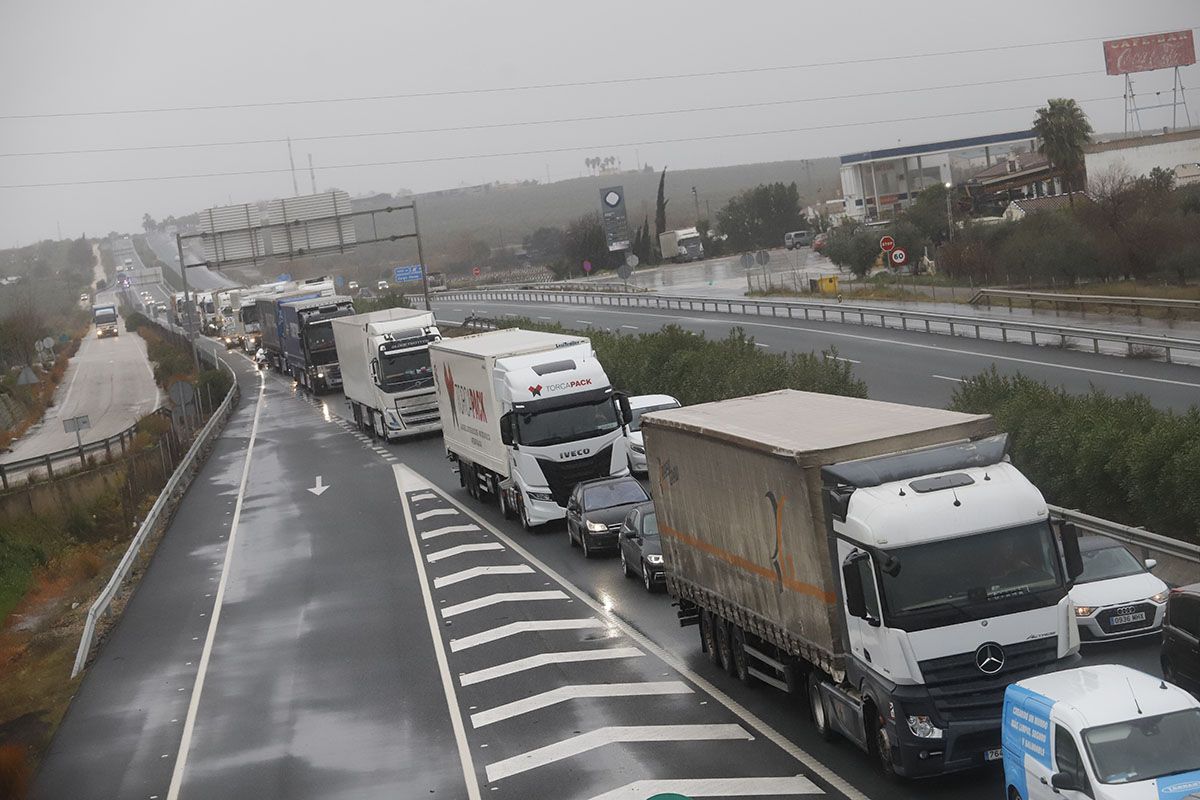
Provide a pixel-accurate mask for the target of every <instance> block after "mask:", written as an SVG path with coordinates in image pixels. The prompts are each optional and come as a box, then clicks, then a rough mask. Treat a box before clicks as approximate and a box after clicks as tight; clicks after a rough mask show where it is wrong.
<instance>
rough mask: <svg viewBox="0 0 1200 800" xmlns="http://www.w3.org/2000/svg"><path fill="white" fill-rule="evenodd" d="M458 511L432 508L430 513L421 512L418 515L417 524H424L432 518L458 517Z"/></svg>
mask: <svg viewBox="0 0 1200 800" xmlns="http://www.w3.org/2000/svg"><path fill="white" fill-rule="evenodd" d="M456 516H458V510H457V509H454V508H431V509H429V510H428V511H421V512H419V513H418V514H417V515H416V519H417V522H424V521H425V520H427V519H429V518H430V517H456Z"/></svg>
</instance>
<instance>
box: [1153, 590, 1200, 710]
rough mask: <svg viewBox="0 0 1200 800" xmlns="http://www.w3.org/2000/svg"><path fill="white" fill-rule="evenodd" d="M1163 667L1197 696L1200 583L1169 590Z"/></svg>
mask: <svg viewBox="0 0 1200 800" xmlns="http://www.w3.org/2000/svg"><path fill="white" fill-rule="evenodd" d="M1162 671H1163V675H1164V676H1165V677H1166V679H1167V680H1169V681H1170V682H1171V683H1173V684H1175V685H1176V686H1179V687H1181V688H1184V689H1187V690H1188V691H1189V692H1191V693H1192V694H1194V695H1196V696H1197V697H1200V583H1193V584H1192V585H1191V586H1184V587H1182V588H1180V589H1173V590H1171V594H1170V596H1168V597H1167V617H1166V621H1165V622H1163V641H1162Z"/></svg>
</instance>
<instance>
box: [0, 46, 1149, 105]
mask: <svg viewBox="0 0 1200 800" xmlns="http://www.w3.org/2000/svg"><path fill="white" fill-rule="evenodd" d="M1123 35H1127V34H1123ZM1134 35H1135V36H1144V35H1148V34H1144V33H1142V34H1134ZM1107 38H1112V37H1107V36H1087V37H1081V38H1078V39H1057V40H1054V41H1043V42H1027V43H1023V44H1006V45H995V46H992V47H972V48H966V49H960V50H942V51H938V52H933V53H908V54H904V55H892V56H876V57H873V58H852V59H843V60H839V61H815V62H809V63H806V64H783V65H775V66H766V67H744V68H741V69H725V70H712V71H709V72H680V73H671V74H662V75H641V76H634V77H627V78H604V79H598V80H586V81H562V82H558V83H531V84H523V85H514V86H493V87H486V88H481V89H443V90H437V91H429V92H405V93H399V94H379V95H364V96H358V97H323V98H309V99H302V100H271V101H258V102H251V103H215V104H211V105H193V106H164V107H147V108H124V109H107V110H99V111H59V112H48V113H39V114H0V120H17V119H55V118H65V117H104V116H119V115H124V114H171V113H178V112H189V111H192V112H194V111H225V110H236V109H247V108H279V107H286V106H306V105H317V104H323V103H364V102H377V101H380V100H408V99H416V98H426V97H455V96H461V95H472V94H497V93H502V92H525V91H536V90H543V89H574V88H581V87H585V86H613V85H620V84H629V83H648V82H652V81H668V80H684V79H691V78H716V77H724V76H731V75H755V74H762V73H767V72H783V71H788V70H798V69H814V68H817V67H843V66H849V65H853V64H878V63H885V62H895V61H912V60H915V59H922V58H944V57H947V56H961V55H973V54H976V53H999V52H1007V51H1011V50H1024V49H1030V48H1035V47H1052V46H1058V45H1066V44H1080V43H1083V42H1098V41H1104V40H1105V39H1107Z"/></svg>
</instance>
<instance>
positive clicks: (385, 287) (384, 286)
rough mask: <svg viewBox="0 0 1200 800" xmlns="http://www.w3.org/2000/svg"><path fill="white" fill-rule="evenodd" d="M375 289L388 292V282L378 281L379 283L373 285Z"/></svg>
mask: <svg viewBox="0 0 1200 800" xmlns="http://www.w3.org/2000/svg"><path fill="white" fill-rule="evenodd" d="M375 288H376V289H378V290H379V291H381V292H386V291H387V290H388V282H387V281H380V282H379V283H377V284H375Z"/></svg>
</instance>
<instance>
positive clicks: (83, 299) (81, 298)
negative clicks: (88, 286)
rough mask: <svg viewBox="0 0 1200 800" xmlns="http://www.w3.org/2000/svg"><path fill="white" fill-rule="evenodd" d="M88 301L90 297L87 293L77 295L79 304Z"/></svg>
mask: <svg viewBox="0 0 1200 800" xmlns="http://www.w3.org/2000/svg"><path fill="white" fill-rule="evenodd" d="M90 299H91V296H90V295H89V294H88V293H87V292H83V293H82V294H80V295H79V302H81V303H86V302H87V301H88V300H90Z"/></svg>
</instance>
